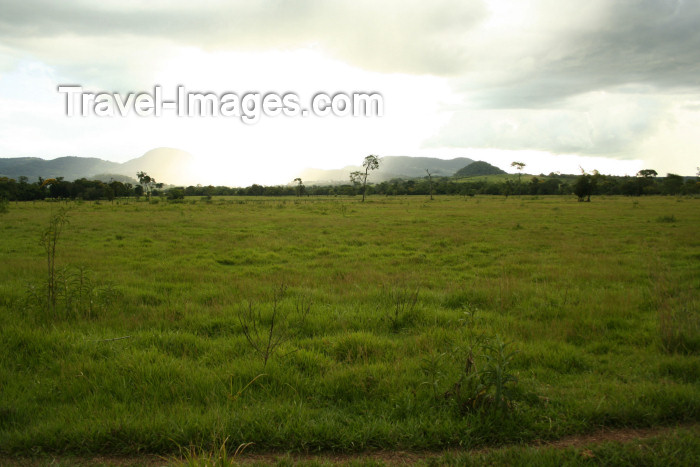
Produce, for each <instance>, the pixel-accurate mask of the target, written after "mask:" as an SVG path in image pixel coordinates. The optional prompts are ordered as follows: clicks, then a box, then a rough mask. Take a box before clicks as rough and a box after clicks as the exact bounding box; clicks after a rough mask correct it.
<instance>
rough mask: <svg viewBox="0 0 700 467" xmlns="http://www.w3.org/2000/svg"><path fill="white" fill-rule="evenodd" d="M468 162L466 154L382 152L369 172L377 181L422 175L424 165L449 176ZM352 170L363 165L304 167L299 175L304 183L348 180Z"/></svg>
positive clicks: (437, 174)
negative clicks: (442, 156)
mask: <svg viewBox="0 0 700 467" xmlns="http://www.w3.org/2000/svg"><path fill="white" fill-rule="evenodd" d="M472 162H474V161H473V160H472V159H469V158H467V157H457V158H455V159H437V158H435V157H410V156H385V157H382V158H381V159H380V163H379V168H378V169H377V170H375V171H373V172H372V175H371V177H370V180H371V181H372V183H377V182H383V181H386V180H391V179H393V178H417V177H425V176H426V175H427V174H426V172H425V171H426V169H427V170H429V171H430V174H431V175H434V176H437V177H449V176H452V175H454V173H455V172H456V171H458V170H459V169H461V168H463V167H465V166H467V165H469V164H471V163H472ZM356 170H360V171H363V170H364V169H363V168H362V167H361V166H354V165H349V166H346V167H343V168H342V169H334V170H321V169H306V170H304V171H303V172H302V173H301V174H300V175H299V177H300V178H301V179H302V180H303V181H304V183H306V184H309V183H315V184H324V183H328V184H334V183H350V172H354V171H356Z"/></svg>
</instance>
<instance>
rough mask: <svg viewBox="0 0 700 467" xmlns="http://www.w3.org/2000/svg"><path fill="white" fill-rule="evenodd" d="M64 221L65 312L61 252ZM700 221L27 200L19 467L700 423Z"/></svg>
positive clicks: (250, 202)
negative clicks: (45, 236) (53, 461)
mask: <svg viewBox="0 0 700 467" xmlns="http://www.w3.org/2000/svg"><path fill="white" fill-rule="evenodd" d="M61 207H67V208H68V212H67V214H66V219H67V221H68V223H67V224H66V225H65V226H64V228H63V231H62V233H61V236H60V238H59V239H58V241H57V246H56V256H55V262H56V270H57V272H56V276H55V284H56V304H55V306H51V305H50V303H47V299H46V293H45V292H46V286H47V281H48V279H47V255H46V253H45V251H44V248H43V247H42V245H41V244H40V239H41V237H42V232H43V231H44V230H46V228H47V227H48V225H49V220H50V219H51V216H52V215H53V214H55V213H56V212H58V210H59V208H61ZM699 228H700V199H691V198H672V197H649V198H646V197H645V198H634V199H633V198H617V197H615V198H594V200H593V202H591V203H578V202H576V200H575V198H574V197H562V198H560V197H544V198H539V199H537V198H528V197H522V198H518V197H510V198H508V199H507V200H506V199H504V198H502V197H493V198H492V197H476V198H467V199H465V198H457V197H454V198H442V197H438V198H436V199H435V200H434V201H428V200H426V199H425V198H423V197H411V198H384V197H381V198H379V197H377V198H369V200H368V202H366V203H364V204H361V203H359V202H358V200H357V199H344V200H341V199H302V200H295V199H291V198H284V199H282V198H281V199H268V198H266V199H253V198H249V199H245V198H222V199H214V200H213V201H211V202H205V201H204V200H199V199H196V200H186V201H185V202H184V203H177V204H175V203H172V204H171V203H167V202H165V201H160V202H158V203H150V204H149V203H146V202H143V201H142V202H136V201H133V200H132V201H130V202H124V201H120V202H115V203H114V204H111V203H104V202H103V203H102V204H92V203H83V204H76V203H68V204H67V205H66V204H60V203H49V202H36V203H24V204H23V203H19V204H15V203H12V204H10V206H9V212H7V213H5V214H0V231H1V232H2V237H1V238H2V240H1V241H0V259H1V263H0V454H3V455H6V456H19V455H22V456H24V455H36V454H41V453H69V454H73V455H76V454H85V455H88V454H109V455H127V454H128V455H135V454H140V453H157V454H162V455H171V454H173V453H178V452H180V449H181V448H186V447H188V446H197V447H199V448H201V449H203V450H208V449H213V450H214V449H217V448H218V447H219V446H220V445H221V443H222V440H224V439H227V440H228V441H227V445H228V446H230V447H232V449H235V448H236V447H237V446H239V445H240V444H243V443H254V444H253V445H251V446H250V447H249V448H248V450H249V451H251V452H276V451H282V452H285V451H291V452H318V451H337V452H362V451H367V450H374V449H403V450H424V449H431V450H439V449H444V448H447V447H460V446H461V447H465V448H470V447H479V446H486V445H489V446H494V445H502V444H506V443H523V442H529V441H533V440H536V439H539V440H551V439H557V438H559V437H562V436H564V435H570V434H577V433H587V432H591V431H594V430H596V429H598V428H600V427H648V426H662V425H675V424H678V423H681V422H697V421H699V420H700V359H699V358H698V354H700V313H699V307H698V305H699V302H700V300H699V297H698V290H700V261H699V260H700V236H699V235H698V231H699ZM66 267H68V268H67V269H65V268H66ZM64 269H65V270H64ZM273 314H274V326H273V327H272V333H271V335H270V323H271V322H272V318H273ZM256 329H257V332H256ZM270 342H272V344H270ZM516 379H517V382H516V381H515V380H516ZM689 439H695V438H693V437H690V438H688V437H684V438H683V441H682V443H681V444H683V443H685V444H688V443H690V444H691V445H692V446H694V447H693V449H694V452H695V453H696V454H697V451H698V449H697V446H698V444H697V440H696V441H695V442H694V443H693V442H691V441H689ZM672 444H673V443H672ZM606 449H607V448H606ZM623 451H624V450H622V451H621V452H622V454H621V455H624V452H623ZM508 455H511V454H508ZM524 455H527V454H524Z"/></svg>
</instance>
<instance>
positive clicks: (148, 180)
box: [136, 172, 156, 199]
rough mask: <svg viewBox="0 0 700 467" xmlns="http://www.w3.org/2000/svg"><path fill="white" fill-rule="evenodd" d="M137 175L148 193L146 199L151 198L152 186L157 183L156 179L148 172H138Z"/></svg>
mask: <svg viewBox="0 0 700 467" xmlns="http://www.w3.org/2000/svg"><path fill="white" fill-rule="evenodd" d="M136 177H137V178H138V179H139V183H140V184H141V186H142V187H143V191H144V192H145V193H146V199H150V198H151V188H153V186H154V185H156V179H155V178H153V177H151V176H150V175H148V174H147V173H146V172H136Z"/></svg>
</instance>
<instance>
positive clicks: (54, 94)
mask: <svg viewBox="0 0 700 467" xmlns="http://www.w3.org/2000/svg"><path fill="white" fill-rule="evenodd" d="M699 25H700V2H699V1H690V0H686V1H683V0H587V1H583V2H582V1H573V0H572V1H568V0H518V1H515V0H513V1H505V0H431V1H429V2H426V1H417V0H415V1H414V0H408V1H407V0H400V1H399V0H397V1H393V0H391V1H376V0H348V1H327V0H301V1H284V0H276V1H246V2H243V1H240V2H232V1H223V0H221V1H215V0H207V1H197V2H173V1H165V0H156V1H153V0H152V1H148V2H140V1H130V0H101V1H97V2H96V1H90V0H63V1H60V2H58V1H54V0H22V1H19V2H18V1H16V0H0V157H20V156H37V157H43V158H55V157H60V156H67V155H76V156H91V157H100V158H103V159H107V160H113V161H117V162H123V161H126V160H129V159H132V158H135V157H138V156H141V155H142V154H143V153H145V152H146V151H148V150H150V149H153V148H156V147H163V146H164V147H174V148H179V149H183V150H185V151H188V152H190V153H191V154H193V155H194V156H195V157H196V158H197V160H200V161H202V162H203V164H202V167H203V168H204V167H206V170H203V173H202V174H198V175H197V177H198V179H197V180H193V183H196V182H200V183H210V182H211V183H222V184H250V183H253V182H257V183H265V184H271V183H287V182H289V181H291V179H293V178H294V177H295V176H296V174H297V173H298V172H300V171H301V169H303V168H305V167H315V168H340V167H343V166H345V165H350V164H359V163H360V162H361V160H362V159H363V158H364V156H366V155H368V154H378V155H380V156H386V155H411V156H434V157H440V158H452V157H460V156H465V157H470V158H472V159H479V160H486V161H488V162H490V163H492V164H494V165H497V166H499V167H501V168H503V169H506V170H508V171H512V169H511V167H510V163H511V162H512V161H522V162H524V163H525V164H526V168H525V171H526V172H529V173H540V172H543V173H549V172H557V171H559V172H564V173H578V172H579V170H580V169H579V166H580V167H583V168H584V169H585V170H587V171H592V170H594V169H597V170H599V171H601V172H603V173H615V174H630V175H634V174H635V173H636V172H637V171H638V170H640V169H643V168H653V169H655V170H657V172H659V174H661V175H665V174H666V173H667V172H673V173H680V174H682V175H692V174H694V173H695V172H696V167H697V166H700V131H698V129H700V65H699V64H700V26H699ZM61 84H75V85H81V86H83V87H84V88H86V89H87V90H91V91H95V92H100V91H106V92H118V93H123V94H126V93H128V92H152V90H153V87H154V86H155V85H160V86H162V87H163V90H164V91H163V92H164V94H165V97H166V98H167V97H172V96H174V95H175V92H176V87H177V85H183V86H185V88H186V89H187V90H191V91H202V92H204V91H211V92H216V93H222V92H234V93H236V94H239V95H242V94H244V93H246V92H251V91H257V92H260V93H263V94H265V93H268V92H277V93H280V94H282V93H285V92H294V93H296V94H298V95H299V96H300V101H301V103H302V105H304V104H306V103H307V101H308V100H310V99H311V96H313V95H314V94H315V93H317V92H327V93H329V94H334V93H336V92H353V91H365V92H378V93H380V94H382V96H383V98H384V115H383V116H382V117H332V116H330V117H325V118H321V117H307V118H302V117H286V116H278V117H268V118H265V117H262V118H261V120H260V121H259V122H258V123H256V124H254V125H247V124H245V123H243V122H241V121H240V119H236V118H230V117H192V118H187V117H177V116H175V115H174V114H173V115H170V114H164V115H163V116H162V117H138V116H135V115H131V116H129V117H112V118H105V117H96V116H91V117H68V116H66V114H65V96H64V95H62V94H59V93H58V91H57V87H58V86H59V85H61Z"/></svg>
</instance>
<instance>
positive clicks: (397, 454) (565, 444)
mask: <svg viewBox="0 0 700 467" xmlns="http://www.w3.org/2000/svg"><path fill="white" fill-rule="evenodd" d="M677 429H686V430H687V429H690V430H692V431H697V432H698V434H699V435H700V424H697V423H694V424H689V425H679V426H673V427H653V428H641V429H640V428H622V429H609V428H604V429H601V430H599V431H596V432H594V433H589V434H585V435H576V436H569V437H566V438H561V439H558V440H556V441H534V442H533V443H529V444H521V445H508V446H502V447H498V448H489V447H485V448H479V449H472V450H464V449H447V450H444V451H373V452H364V453H352V454H330V453H326V454H285V453H260V454H257V453H248V452H245V451H244V452H243V453H242V454H241V455H239V456H238V457H237V459H236V460H237V461H238V462H239V463H241V464H244V465H245V464H253V463H263V464H275V463H277V462H279V461H282V460H284V461H287V462H288V461H291V462H293V463H297V462H309V461H316V462H321V463H333V464H338V465H343V464H348V463H351V462H357V461H366V462H372V461H374V462H378V463H384V464H386V465H411V464H417V463H419V462H425V461H429V460H431V459H436V458H439V457H440V456H442V455H444V454H446V453H451V454H454V455H459V454H464V453H467V452H469V453H474V454H484V453H489V452H492V451H496V450H498V449H504V448H509V447H515V446H521V447H534V448H542V449H545V448H555V449H565V448H570V447H573V448H580V447H585V446H590V445H593V444H599V443H605V442H617V443H628V442H632V441H637V440H643V439H648V438H654V437H657V436H663V435H664V434H667V433H670V432H673V431H674V430H677ZM174 462H175V461H174V458H173V457H167V456H150V455H149V456H139V457H110V456H94V457H77V456H46V457H40V458H11V457H0V465H3V466H21V467H36V466H51V465H53V466H95V465H100V466H115V467H122V466H123V467H130V466H133V467H135V466H146V467H156V466H169V465H173V464H174Z"/></svg>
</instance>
